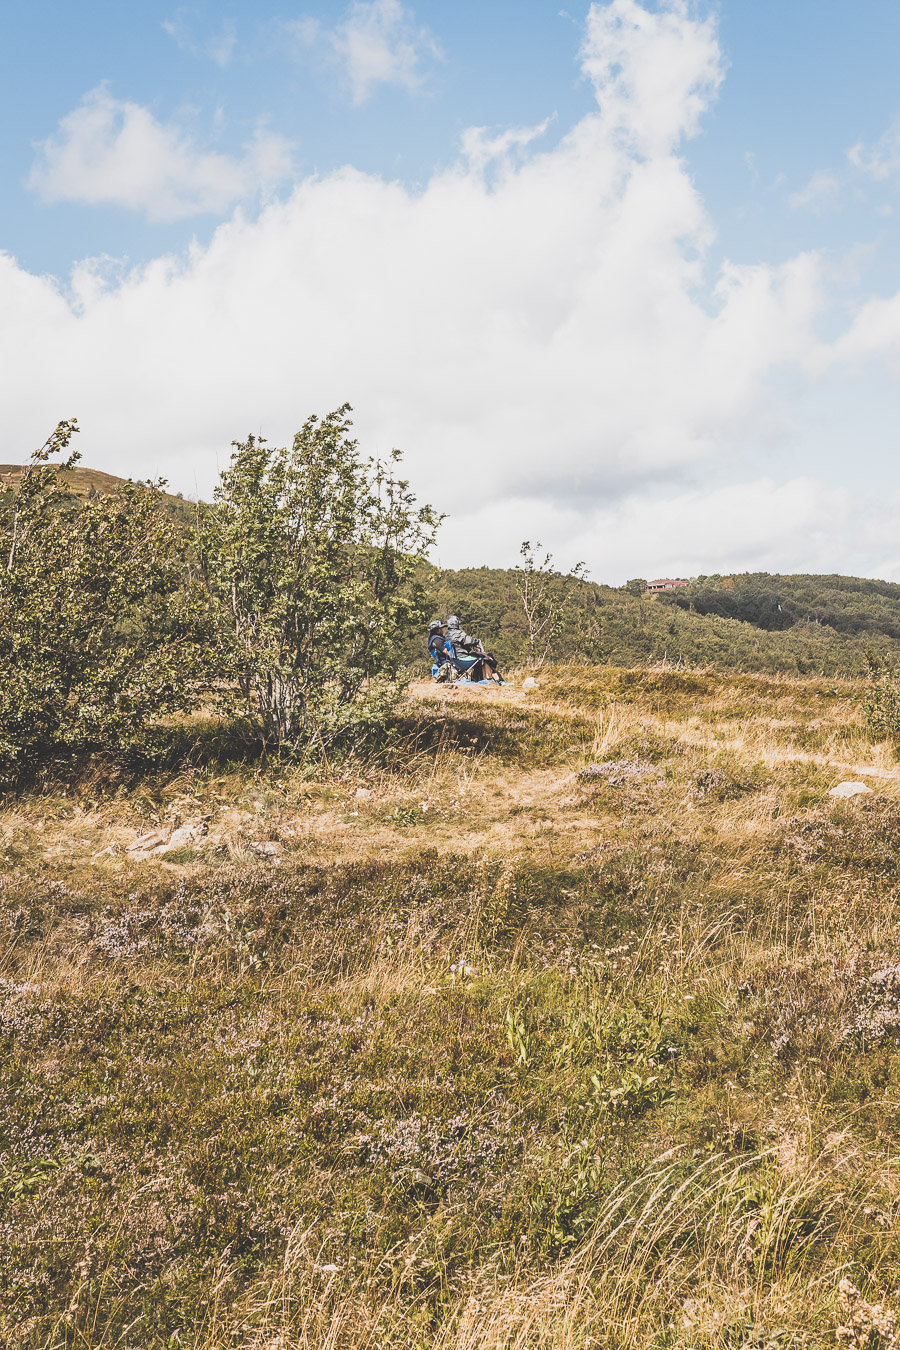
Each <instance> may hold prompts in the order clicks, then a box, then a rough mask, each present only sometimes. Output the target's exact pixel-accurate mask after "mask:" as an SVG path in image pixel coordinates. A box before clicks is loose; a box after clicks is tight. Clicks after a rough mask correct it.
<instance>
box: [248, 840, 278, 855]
mask: <svg viewBox="0 0 900 1350" xmlns="http://www.w3.org/2000/svg"><path fill="white" fill-rule="evenodd" d="M247 848H248V849H249V850H250V852H251V853H258V854H259V856H260V857H261V858H277V857H278V845H277V844H276V843H275V841H274V840H273V839H261V840H257V841H254V842H253V843H250V844H248V845H247Z"/></svg>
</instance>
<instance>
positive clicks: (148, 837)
mask: <svg viewBox="0 0 900 1350" xmlns="http://www.w3.org/2000/svg"><path fill="white" fill-rule="evenodd" d="M171 838H172V826H171V825H161V826H160V827H159V829H158V830H151V831H150V833H149V834H139V835H138V837H137V839H135V840H134V842H133V843H131V844H129V845H128V852H129V853H149V852H150V851H151V849H154V848H161V847H162V846H163V845H164V844H167V843H168V842H169V840H170V839H171Z"/></svg>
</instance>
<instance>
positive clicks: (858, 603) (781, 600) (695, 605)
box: [660, 572, 900, 639]
mask: <svg viewBox="0 0 900 1350" xmlns="http://www.w3.org/2000/svg"><path fill="white" fill-rule="evenodd" d="M660 601H661V602H662V603H663V604H665V605H674V606H677V607H678V608H679V609H684V610H690V611H693V612H694V613H695V614H717V615H719V616H720V617H721V618H726V619H738V620H739V621H740V622H742V623H750V624H753V625H754V626H755V627H756V628H762V629H764V630H765V631H766V632H784V631H786V630H787V629H789V628H794V627H796V625H797V624H803V623H807V624H808V623H814V624H825V625H826V626H827V627H829V628H832V629H833V630H834V631H835V632H836V633H844V634H846V635H851V636H852V635H857V634H860V633H871V634H875V633H881V634H884V635H885V636H887V637H890V638H897V639H900V585H897V584H896V583H894V582H891V581H871V580H869V579H868V578H866V577H842V576H834V575H832V576H817V575H808V574H799V575H792V576H780V575H778V574H771V573H768V572H745V573H742V574H739V575H736V576H730V577H720V576H715V577H697V578H696V579H695V580H693V581H692V582H691V584H690V585H689V586H686V587H684V588H683V589H680V590H678V591H670V592H667V593H665V594H664V595H662V596H660Z"/></svg>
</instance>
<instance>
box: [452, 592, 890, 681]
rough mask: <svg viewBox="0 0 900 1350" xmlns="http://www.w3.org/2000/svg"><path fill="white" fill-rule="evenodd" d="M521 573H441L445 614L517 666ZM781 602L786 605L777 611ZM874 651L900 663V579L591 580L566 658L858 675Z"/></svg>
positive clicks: (569, 630)
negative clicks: (646, 592) (634, 584)
mask: <svg viewBox="0 0 900 1350" xmlns="http://www.w3.org/2000/svg"><path fill="white" fill-rule="evenodd" d="M515 581H516V574H515V573H514V572H513V571H511V570H510V571H504V570H502V569H497V568H487V567H481V568H468V569H464V570H461V571H445V572H441V573H435V574H433V576H432V578H431V579H430V588H431V593H432V596H433V601H434V607H435V611H436V612H437V613H440V614H441V615H446V614H447V613H450V612H452V611H456V612H458V613H459V614H460V616H461V618H462V621H463V625H464V627H465V628H466V629H467V630H468V631H470V632H475V633H478V634H480V635H483V636H484V640H485V643H486V645H488V646H491V647H493V648H495V649H496V652H497V654H498V655H499V656H500V658H501V660H502V661H504V662H506V663H507V664H512V663H515V662H517V661H519V660H521V659H522V654H523V651H524V643H525V631H526V630H525V621H524V617H523V614H522V607H521V603H520V601H519V598H518V595H517V593H516V587H515ZM779 605H780V606H781V608H780V609H779ZM870 649H871V650H873V651H876V652H879V653H881V654H882V655H883V656H885V657H887V658H888V659H890V660H892V661H894V662H896V661H897V660H900V586H897V585H893V584H891V583H889V582H879V581H867V580H864V579H860V578H854V577H833V576H823V577H818V576H786V577H783V576H770V575H768V574H764V573H760V574H755V575H752V576H750V575H748V576H747V577H733V578H727V579H725V582H724V585H723V584H722V581H721V579H714V578H704V579H702V580H701V581H699V582H696V583H694V584H692V585H691V586H690V587H689V588H688V589H686V590H683V591H678V592H674V593H673V594H672V595H671V596H669V595H667V596H660V597H649V596H641V595H634V594H631V593H629V592H628V591H627V590H626V589H624V588H621V589H619V588H614V587H611V586H601V585H597V584H596V583H593V582H584V583H582V584H580V585H579V586H578V601H577V605H576V607H575V609H574V611H573V613H572V615H571V617H570V619H569V621H568V622H567V624H566V627H565V631H564V632H563V634H562V636H561V639H560V641H559V643H558V646H557V652H556V655H557V657H558V658H560V659H582V660H586V661H590V662H610V663H612V664H614V665H634V664H638V663H644V662H655V661H662V660H666V661H670V662H672V663H675V664H678V663H681V664H684V665H688V666H698V665H706V664H709V665H714V666H716V667H719V668H722V669H732V670H744V671H759V672H761V673H762V672H769V673H773V674H774V673H783V674H790V673H793V674H818V675H843V676H856V675H860V674H862V673H863V672H864V671H865V669H866V652H867V650H870Z"/></svg>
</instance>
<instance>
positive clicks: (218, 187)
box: [28, 87, 291, 221]
mask: <svg viewBox="0 0 900 1350" xmlns="http://www.w3.org/2000/svg"><path fill="white" fill-rule="evenodd" d="M37 150H38V156H37V160H36V162H35V164H34V166H33V168H32V170H31V174H30V176H29V179H28V185H29V187H31V188H32V189H33V190H34V191H36V192H37V193H38V194H39V195H40V197H41V198H42V199H43V200H44V201H45V202H59V201H71V202H84V203H87V204H89V205H94V206H97V205H111V206H121V207H125V208H126V209H128V210H132V211H142V212H144V213H145V214H146V215H147V216H148V217H149V219H150V220H155V221H172V220H180V219H183V218H185V217H187V216H194V215H200V214H203V213H209V212H211V213H214V214H216V215H221V214H222V213H223V212H224V211H226V210H228V209H229V208H230V207H232V206H233V205H234V204H235V203H236V202H239V201H242V200H244V199H245V198H247V197H250V196H253V195H254V194H256V193H258V192H260V191H263V190H265V189H268V188H271V187H273V186H274V185H275V184H277V183H279V182H281V181H283V180H284V179H285V178H286V177H288V176H289V175H290V172H291V153H290V146H289V144H288V142H287V141H286V140H285V139H284V138H283V137H282V136H278V135H275V134H274V133H272V132H267V131H259V132H257V134H256V136H255V137H254V139H253V140H252V141H251V142H250V143H249V145H247V146H245V147H244V154H243V155H242V156H240V157H237V156H234V155H224V154H219V153H217V152H215V151H211V150H201V149H200V148H199V147H198V146H197V145H196V144H195V143H194V141H193V140H192V139H191V137H190V136H188V135H187V134H186V133H185V132H184V131H182V130H181V129H180V128H179V127H178V126H176V125H175V124H173V123H162V122H158V121H157V120H156V118H155V117H154V116H153V114H152V113H151V112H150V111H149V109H147V108H144V107H142V106H141V105H140V104H138V103H129V102H124V101H121V100H119V99H115V98H113V97H112V96H111V95H110V94H109V92H108V91H107V90H106V89H105V88H103V87H101V88H99V89H94V90H93V91H92V92H91V93H89V94H87V95H86V96H85V98H84V99H83V100H82V102H81V103H80V104H79V106H78V107H77V108H75V109H74V111H72V112H70V113H68V114H67V115H66V116H65V117H63V118H62V120H61V121H60V123H59V127H58V128H57V130H56V132H55V133H54V134H53V135H52V136H50V137H48V139H47V140H45V141H43V142H42V143H41V144H40V145H39V146H38V147H37Z"/></svg>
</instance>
